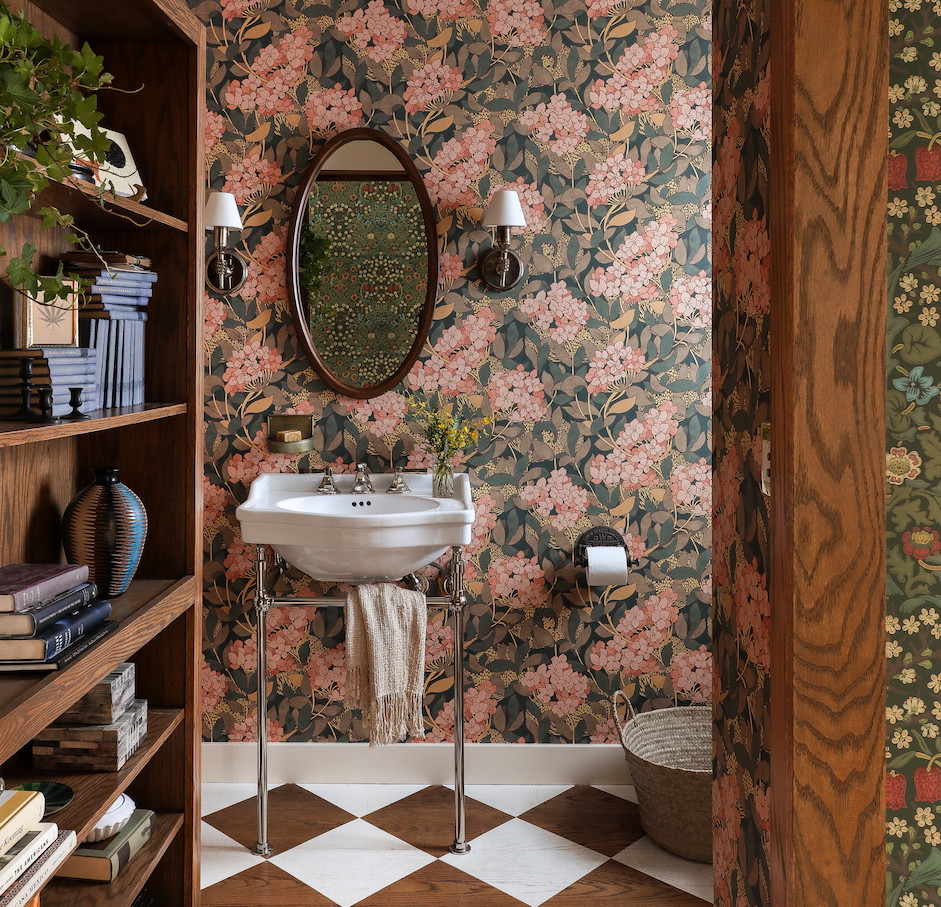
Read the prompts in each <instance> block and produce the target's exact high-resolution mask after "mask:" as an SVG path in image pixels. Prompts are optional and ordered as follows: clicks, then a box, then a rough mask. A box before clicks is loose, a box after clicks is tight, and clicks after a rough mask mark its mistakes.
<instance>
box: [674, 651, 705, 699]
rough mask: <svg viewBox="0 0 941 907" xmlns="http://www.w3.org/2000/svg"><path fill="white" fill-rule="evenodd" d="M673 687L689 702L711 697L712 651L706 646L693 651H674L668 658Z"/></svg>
mask: <svg viewBox="0 0 941 907" xmlns="http://www.w3.org/2000/svg"><path fill="white" fill-rule="evenodd" d="M670 680H671V682H672V683H673V689H674V691H675V692H676V693H678V694H679V695H681V696H682V697H683V698H685V699H688V700H689V701H690V702H709V701H710V699H711V698H712V652H710V651H709V649H708V648H706V646H700V647H699V648H698V649H694V650H693V651H683V652H674V653H673V657H672V658H671V660H670Z"/></svg>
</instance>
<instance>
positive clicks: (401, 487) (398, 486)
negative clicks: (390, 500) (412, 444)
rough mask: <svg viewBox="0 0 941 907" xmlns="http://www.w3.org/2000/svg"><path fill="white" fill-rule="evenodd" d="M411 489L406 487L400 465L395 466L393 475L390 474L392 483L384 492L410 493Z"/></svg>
mask: <svg viewBox="0 0 941 907" xmlns="http://www.w3.org/2000/svg"><path fill="white" fill-rule="evenodd" d="M411 493H412V489H411V488H409V487H408V485H407V484H406V482H405V479H404V478H403V476H402V467H401V466H396V467H395V475H394V476H392V484H391V485H390V486H389V487H388V489H387V490H386V494H411Z"/></svg>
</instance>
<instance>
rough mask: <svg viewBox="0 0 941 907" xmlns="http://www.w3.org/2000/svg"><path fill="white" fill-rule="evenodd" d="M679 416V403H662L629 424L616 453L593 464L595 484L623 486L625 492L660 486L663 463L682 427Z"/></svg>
mask: <svg viewBox="0 0 941 907" xmlns="http://www.w3.org/2000/svg"><path fill="white" fill-rule="evenodd" d="M676 414H677V406H676V404H675V403H662V404H660V405H659V406H654V407H651V408H650V409H648V410H647V411H646V412H645V413H644V414H643V416H641V417H640V418H639V419H634V420H633V421H632V422H629V423H628V424H627V425H626V426H625V427H624V428H623V429H622V431H621V433H620V434H619V435H618V436H617V438H616V440H615V448H614V450H613V451H611V453H609V454H607V455H605V456H602V455H601V454H599V455H598V456H596V457H595V458H594V459H593V460H592V461H591V464H590V466H589V468H588V472H589V474H590V476H591V479H592V481H594V482H603V483H604V484H605V485H621V486H622V488H623V489H624V490H625V491H636V490H637V489H639V488H652V487H654V486H655V485H657V484H658V483H659V482H660V479H661V478H662V477H661V474H660V461H661V460H662V459H663V458H664V457H665V456H666V455H667V453H668V452H669V447H670V441H671V439H672V438H673V436H674V435H675V434H676V432H677V429H678V428H679V423H678V422H677V419H676Z"/></svg>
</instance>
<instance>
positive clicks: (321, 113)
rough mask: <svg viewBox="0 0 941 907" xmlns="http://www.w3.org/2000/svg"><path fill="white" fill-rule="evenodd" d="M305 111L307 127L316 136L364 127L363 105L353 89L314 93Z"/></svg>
mask: <svg viewBox="0 0 941 907" xmlns="http://www.w3.org/2000/svg"><path fill="white" fill-rule="evenodd" d="M304 111H305V113H306V114H307V125H308V126H309V127H310V131H311V132H313V133H315V134H316V135H322V136H326V135H331V134H332V133H334V132H343V131H344V130H345V129H355V128H356V127H357V126H362V125H363V105H362V104H361V103H360V100H359V98H357V97H356V92H355V91H354V90H353V89H352V88H343V86H342V85H334V86H333V88H324V89H321V90H320V91H312V92H311V93H310V94H309V95H308V96H307V103H306V104H304Z"/></svg>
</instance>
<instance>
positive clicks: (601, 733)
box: [588, 717, 621, 743]
mask: <svg viewBox="0 0 941 907" xmlns="http://www.w3.org/2000/svg"><path fill="white" fill-rule="evenodd" d="M588 740H589V742H591V743H620V742H621V732H620V731H619V730H618V726H617V724H615V722H614V718H613V717H612V718H608V719H607V720H606V721H599V722H598V724H596V725H595V729H594V731H593V732H592V734H591V736H590V737H589V738H588Z"/></svg>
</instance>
